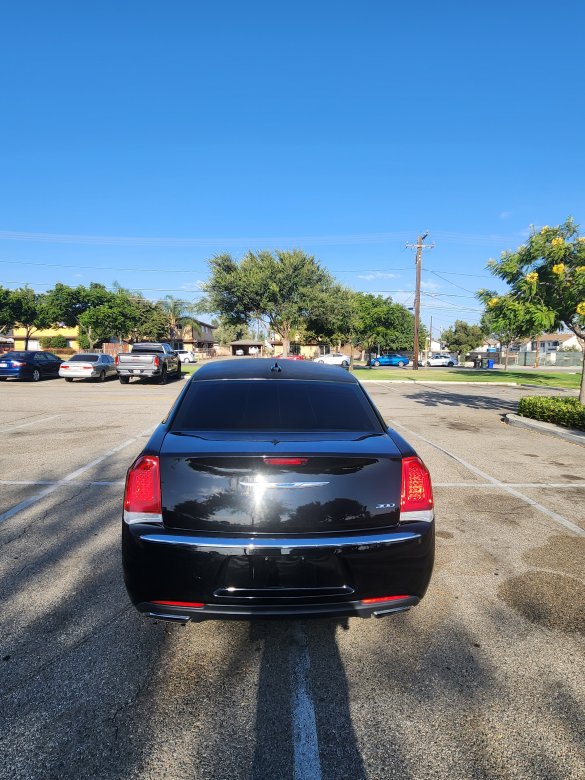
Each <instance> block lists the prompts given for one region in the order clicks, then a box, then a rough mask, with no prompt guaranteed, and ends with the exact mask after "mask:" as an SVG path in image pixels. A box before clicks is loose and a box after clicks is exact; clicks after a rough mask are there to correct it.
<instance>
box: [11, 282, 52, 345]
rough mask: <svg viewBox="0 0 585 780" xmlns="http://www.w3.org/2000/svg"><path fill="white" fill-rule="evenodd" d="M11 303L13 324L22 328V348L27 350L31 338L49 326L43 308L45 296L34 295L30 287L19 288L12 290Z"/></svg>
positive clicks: (49, 323) (40, 294)
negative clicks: (23, 332) (23, 333)
mask: <svg viewBox="0 0 585 780" xmlns="http://www.w3.org/2000/svg"><path fill="white" fill-rule="evenodd" d="M11 301H12V305H13V307H14V309H13V311H14V324H15V325H18V326H20V327H21V328H24V331H25V335H24V348H25V349H28V342H29V339H30V338H31V336H33V335H34V334H35V333H36V331H37V330H42V329H43V328H48V327H49V326H50V325H51V320H50V317H49V315H48V313H47V309H46V306H45V296H44V294H43V293H36V292H35V291H34V290H33V289H31V288H30V287H19V288H18V289H17V290H13V292H12V295H11Z"/></svg>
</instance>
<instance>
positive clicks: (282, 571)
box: [122, 359, 434, 622]
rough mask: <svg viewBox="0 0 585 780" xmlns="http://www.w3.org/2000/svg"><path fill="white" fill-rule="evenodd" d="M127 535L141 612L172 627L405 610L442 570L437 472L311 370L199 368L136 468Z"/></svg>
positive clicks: (347, 381) (348, 388) (130, 585)
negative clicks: (437, 558)
mask: <svg viewBox="0 0 585 780" xmlns="http://www.w3.org/2000/svg"><path fill="white" fill-rule="evenodd" d="M122 528H123V533H122V548H123V564H124V575H125V581H126V586H127V589H128V592H129V594H130V597H131V599H132V601H133V603H134V605H135V606H136V607H137V609H138V610H140V611H141V612H143V613H145V614H146V615H148V616H149V617H154V618H159V619H166V620H171V621H175V622H185V621H187V620H193V621H200V620H205V619H210V618H211V619H213V618H215V619H224V618H236V619H248V618H256V617H262V618H264V617H322V616H350V615H361V616H365V617H367V616H369V615H371V614H374V615H376V616H382V615H387V614H390V613H393V612H402V611H404V610H406V609H409V608H410V607H412V606H414V605H416V604H418V602H419V601H420V599H421V598H422V597H423V595H424V593H425V591H426V589H427V586H428V583H429V580H430V577H431V572H432V568H433V558H434V510H433V494H432V488H431V480H430V476H429V472H428V471H427V469H426V467H425V465H424V464H423V463H422V461H421V460H420V458H419V457H418V456H417V454H416V452H415V451H414V450H413V448H412V447H411V446H410V445H409V444H408V443H407V442H406V441H405V440H404V439H403V438H402V437H401V436H400V435H399V434H397V433H396V431H394V430H392V429H389V428H387V427H386V425H385V423H384V421H383V419H382V417H381V416H380V414H379V412H378V411H377V409H376V408H375V406H374V405H373V403H372V401H371V400H370V398H369V397H368V395H367V394H366V393H365V391H364V390H363V388H362V386H361V385H360V384H359V382H358V381H357V380H356V379H355V378H354V376H353V375H352V374H349V373H347V372H345V371H339V372H337V371H332V370H331V368H330V367H329V366H319V365H316V364H315V363H310V362H298V363H297V362H294V361H288V360H284V361H282V362H281V363H280V362H276V363H275V361H274V359H257V360H247V361H223V362H218V363H214V364H209V365H206V366H203V367H202V368H201V369H199V371H198V372H197V373H196V374H194V375H193V377H192V378H191V379H190V380H189V382H188V383H187V385H186V386H185V388H184V389H183V391H182V392H181V394H180V395H179V397H178V399H177V401H176V402H175V405H174V406H173V408H172V409H171V412H170V413H169V415H168V417H167V418H166V420H165V421H164V422H163V423H162V424H161V425H159V427H158V428H157V430H156V431H155V432H154V434H153V435H152V437H151V439H150V441H149V442H148V444H147V445H146V447H145V448H144V450H143V451H142V453H141V454H140V455H139V456H138V458H137V459H136V460H135V461H134V463H133V464H132V466H131V467H130V469H129V471H128V475H127V479H126V488H125V494H124V510H123V523H122Z"/></svg>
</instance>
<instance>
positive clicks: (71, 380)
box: [65, 376, 73, 382]
mask: <svg viewBox="0 0 585 780" xmlns="http://www.w3.org/2000/svg"><path fill="white" fill-rule="evenodd" d="M65 381H66V382H73V379H71V377H68V376H66V377H65Z"/></svg>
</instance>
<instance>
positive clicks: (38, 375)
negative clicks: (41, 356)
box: [31, 368, 41, 382]
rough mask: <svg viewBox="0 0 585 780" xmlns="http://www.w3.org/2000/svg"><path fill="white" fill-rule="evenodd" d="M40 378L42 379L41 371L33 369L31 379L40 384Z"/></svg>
mask: <svg viewBox="0 0 585 780" xmlns="http://www.w3.org/2000/svg"><path fill="white" fill-rule="evenodd" d="M40 378H41V372H40V371H39V369H38V368H33V372H32V377H31V379H32V381H33V382H38V381H39V380H40Z"/></svg>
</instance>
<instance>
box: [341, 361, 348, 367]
mask: <svg viewBox="0 0 585 780" xmlns="http://www.w3.org/2000/svg"><path fill="white" fill-rule="evenodd" d="M341 365H342V366H349V362H348V361H347V360H342V361H341Z"/></svg>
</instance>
